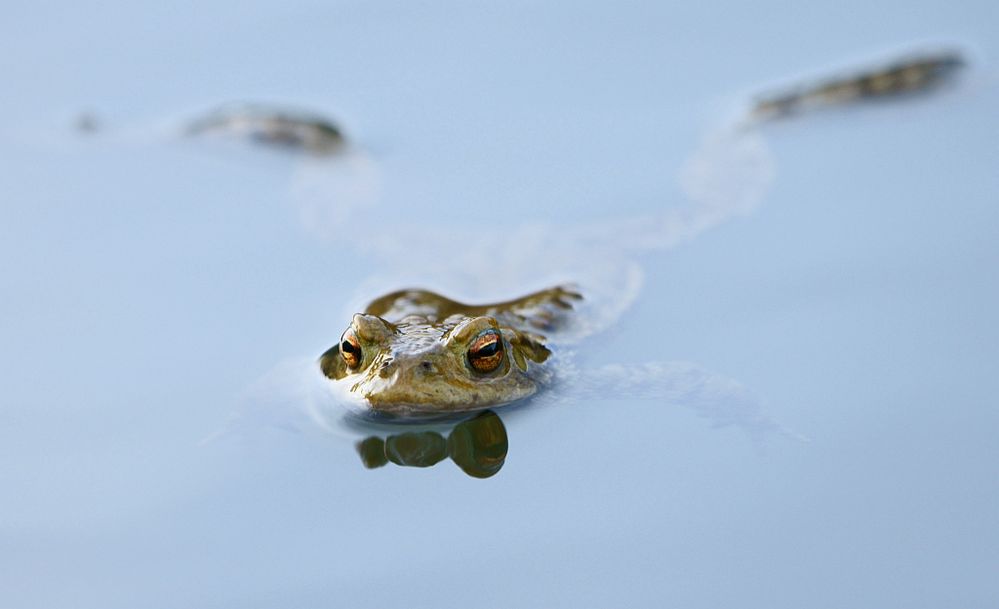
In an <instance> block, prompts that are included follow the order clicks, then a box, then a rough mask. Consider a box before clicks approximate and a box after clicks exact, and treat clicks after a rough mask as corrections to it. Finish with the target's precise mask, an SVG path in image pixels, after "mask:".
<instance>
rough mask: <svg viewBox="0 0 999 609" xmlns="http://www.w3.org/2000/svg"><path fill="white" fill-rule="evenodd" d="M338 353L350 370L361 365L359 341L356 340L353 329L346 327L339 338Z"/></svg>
mask: <svg viewBox="0 0 999 609" xmlns="http://www.w3.org/2000/svg"><path fill="white" fill-rule="evenodd" d="M340 355H341V356H342V357H343V361H344V363H345V364H347V367H348V368H350V369H351V370H353V369H355V368H357V367H358V366H360V365H361V357H362V353H361V343H359V342H358V341H357V336H355V335H354V331H353V330H351V329H348V330H347V331H346V332H344V333H343V337H341V338H340Z"/></svg>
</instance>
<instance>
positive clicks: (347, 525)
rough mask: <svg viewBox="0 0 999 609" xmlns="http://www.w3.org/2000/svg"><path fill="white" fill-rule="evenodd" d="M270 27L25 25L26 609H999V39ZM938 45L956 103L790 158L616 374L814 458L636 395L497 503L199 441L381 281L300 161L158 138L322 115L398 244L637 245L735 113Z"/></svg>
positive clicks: (842, 9) (135, 22) (252, 15)
mask: <svg viewBox="0 0 999 609" xmlns="http://www.w3.org/2000/svg"><path fill="white" fill-rule="evenodd" d="M258 4H259V5H249V4H246V3H233V2H228V3H227V2H217V3H211V4H210V3H204V2H188V3H176V2H175V3H168V4H167V3H161V5H155V4H152V3H150V4H137V3H128V2H120V3H114V2H104V3H77V2H41V3H39V2H35V3H27V2H24V3H10V2H8V3H7V5H6V6H5V7H4V10H3V18H2V19H0V56H2V57H3V59H2V60H0V77H2V82H3V83H4V87H3V89H4V94H3V95H2V96H0V206H2V207H0V213H2V218H0V282H2V283H0V285H2V299H0V319H2V320H3V321H2V322H0V345H2V347H0V370H2V371H3V372H2V377H0V378H2V387H3V390H2V391H3V397H2V398H0V404H2V407H0V489H2V490H0V606H2V607H4V608H10V609H18V608H24V609H29V608H43V607H44V608H50V609H51V608H59V607H67V608H68V607H74V608H78V607H93V608H103V609H108V608H116V607H121V608H129V609H135V608H141V607H150V608H153V607H155V608H176V607H219V608H221V607H233V608H235V607H239V608H252V607H387V606H410V607H441V606H444V607H450V606H471V605H475V606H478V607H562V606H564V607H611V606H629V607H663V606H675V607H705V608H707V607H760V608H767V609H772V608H777V607H787V608H801V607H829V608H832V607H855V608H866V607H869V608H872V609H873V608H883V607H909V608H915V607H927V608H930V607H933V608H939V607H968V608H975V607H981V608H987V607H999V583H997V581H999V579H997V577H996V576H997V574H999V510H997V509H996V505H997V500H999V448H997V432H999V410H997V399H996V396H997V395H999V375H997V374H996V370H997V364H999V330H997V328H999V323H997V322H999V319H997V318H999V315H997V313H996V312H997V311H999V286H997V280H996V270H995V269H996V268H997V264H999V239H997V236H999V205H997V204H999V197H997V194H999V171H997V169H999V114H997V108H999V86H997V78H996V74H995V72H994V71H993V69H992V64H991V61H992V59H993V58H994V57H995V56H996V52H997V50H999V49H997V46H996V40H997V35H999V5H997V4H996V3H995V2H992V1H982V2H963V3H959V4H956V3H953V2H920V3H917V4H911V3H901V2H869V1H864V2H836V3H831V2H830V3H824V4H817V3H801V2H764V3H759V2H757V3H743V4H726V3H718V2H696V3H688V4H685V5H672V4H666V3H659V4H657V3H654V2H613V3H611V2H608V3H604V4H600V3H593V2H587V3H576V4H568V3H562V4H561V5H556V4H554V3H549V4H547V5H544V6H538V5H537V3H533V2H520V3H505V4H504V6H503V7H502V8H499V7H496V6H495V3H485V2H451V3H437V4H435V5H432V6H419V5H417V3H411V2H331V3H309V2H284V3H274V4H273V5H265V4H263V3H258ZM927 41H929V42H951V43H956V44H958V45H960V46H962V48H965V49H967V50H968V51H969V52H970V56H971V58H972V60H973V62H972V68H971V70H969V72H968V74H967V77H966V78H965V79H964V80H963V81H962V83H961V84H960V85H959V86H958V87H956V88H954V89H951V90H948V91H944V92H941V93H940V94H939V95H937V96H934V97H928V98H925V99H919V100H912V101H910V102H907V103H903V104H899V105H896V106H892V105H879V106H876V107H868V108H860V109H853V110H845V111H843V112H831V113H825V114H821V115H817V116H814V117H811V118H807V119H806V118H802V119H801V120H800V121H795V122H789V123H787V124H785V125H777V126H774V128H773V129H771V130H769V131H768V132H767V137H768V141H769V143H770V146H771V148H772V151H773V154H774V157H775V159H776V162H777V164H778V172H777V176H776V181H775V183H774V187H773V189H772V190H771V191H770V192H769V194H768V195H767V197H766V198H765V200H764V201H763V202H762V204H761V207H760V208H759V210H757V212H756V213H754V214H753V215H751V216H749V217H748V218H742V219H736V220H733V221H731V222H729V223H727V224H724V225H722V226H719V227H717V228H715V229H713V230H712V231H709V232H707V233H705V234H703V235H701V236H700V237H698V238H697V239H695V240H694V241H692V242H691V243H688V244H686V245H684V246H682V247H680V248H678V249H675V250H672V251H670V252H666V253H662V252H659V253H655V254H649V255H648V256H647V257H645V258H644V259H643V264H644V266H645V270H646V274H647V279H646V288H645V290H644V291H643V292H642V294H641V295H640V296H639V299H638V300H637V302H636V304H635V306H634V307H633V308H632V309H631V310H630V311H629V313H628V314H627V315H626V317H625V318H623V319H622V320H621V321H620V322H619V323H618V324H617V325H615V326H614V328H613V329H612V330H611V331H610V332H608V333H607V334H604V335H602V336H600V337H597V338H595V339H594V340H593V342H591V343H590V345H592V346H593V347H594V349H595V350H598V356H597V359H598V360H599V361H605V362H613V361H618V360H620V361H644V360H650V359H684V360H689V361H694V362H698V363H700V364H703V365H704V366H707V367H709V368H711V369H714V370H718V371H721V372H724V373H725V374H726V375H729V376H731V377H732V378H735V379H738V380H739V381H740V382H741V383H743V384H744V385H746V386H747V387H749V388H751V389H752V391H753V392H754V393H756V394H757V395H759V396H761V397H762V399H763V400H764V402H765V404H766V408H767V411H768V412H769V413H770V415H772V416H773V417H774V418H775V419H776V420H778V421H780V422H781V423H782V424H784V425H785V426H787V427H788V428H791V429H793V430H795V431H797V432H799V433H801V434H803V435H804V436H807V437H808V438H809V441H808V442H799V441H794V440H791V439H787V438H782V437H776V438H773V439H771V440H770V441H769V442H767V444H766V446H764V447H763V448H762V450H761V449H760V447H758V446H757V445H755V444H753V443H752V442H750V441H749V440H748V439H747V438H746V437H745V435H744V434H742V433H741V432H740V431H739V430H736V429H713V428H711V427H710V426H709V424H708V423H707V422H705V421H704V420H703V419H699V418H697V417H695V416H694V415H693V414H691V413H690V412H689V411H687V410H683V409H676V408H669V409H666V408H664V407H662V406H661V405H659V404H657V403H655V402H643V401H630V400H618V399H615V398H613V396H610V397H608V398H606V399H604V400H593V401H591V402H589V403H579V404H575V405H571V406H570V405H566V406H560V407H557V408H555V407H553V408H546V409H542V408H538V409H534V410H533V411H532V410H529V409H524V410H521V411H518V413H516V414H517V416H516V417H512V418H511V419H510V420H509V421H508V431H509V433H510V455H509V458H508V460H507V463H506V466H505V467H504V469H503V470H502V471H501V472H500V473H499V474H498V475H497V476H496V477H494V478H492V479H489V480H486V481H480V480H473V479H470V478H467V477H465V476H463V475H462V474H461V472H460V471H459V470H458V469H457V468H455V467H454V466H452V465H450V464H449V463H443V464H440V465H438V466H437V467H434V468H432V469H429V470H414V469H403V468H398V467H387V468H383V469H380V470H376V471H370V472H369V471H366V470H364V469H362V467H361V466H360V463H359V460H358V458H357V455H356V454H355V452H354V449H353V446H352V444H351V443H350V441H348V440H346V439H343V438H340V437H336V436H324V435H322V434H318V433H317V434H296V433H288V432H282V431H280V430H271V431H268V430H259V433H257V434H254V435H251V436H250V437H249V438H247V440H246V441H235V442H215V443H209V444H207V445H202V444H200V441H201V440H202V439H203V438H205V437H206V436H208V435H209V434H211V433H212V432H213V431H215V430H217V429H218V428H220V427H221V426H222V425H224V424H225V422H226V421H227V418H228V417H229V415H230V413H231V412H232V411H233V409H235V408H237V406H238V404H239V402H240V399H241V396H243V395H244V393H245V391H246V388H247V387H248V386H250V385H252V384H253V383H254V381H255V380H257V379H259V378H260V377H261V375H263V374H265V373H266V372H267V371H268V370H270V369H271V368H272V367H273V366H274V365H275V363H276V362H279V361H281V360H283V359H286V358H293V357H299V356H303V355H314V354H318V353H320V352H321V351H322V350H323V349H325V348H326V347H328V346H329V344H330V343H331V342H332V341H334V340H336V336H337V335H338V333H339V332H340V330H341V329H342V327H343V323H344V321H345V320H343V319H342V318H341V317H340V316H339V315H340V312H341V308H342V304H343V299H344V294H346V293H353V292H354V290H355V289H356V287H357V286H358V285H359V284H360V283H361V282H362V281H363V280H364V279H365V277H366V276H367V274H368V273H369V272H370V267H369V262H370V261H369V260H367V259H365V258H364V257H362V256H359V255H357V254H356V253H355V252H352V251H351V249H350V248H344V247H338V246H337V244H336V243H335V242H326V241H323V240H322V239H319V238H317V237H315V236H314V235H310V234H309V233H308V231H306V230H304V229H303V227H302V225H301V222H300V220H299V218H298V215H297V211H296V209H295V207H294V203H292V202H290V201H289V197H288V188H289V185H288V182H289V179H288V176H289V174H290V172H291V171H292V163H293V161H292V160H290V159H289V158H288V157H284V156H280V155H277V154H273V153H267V152H261V151H252V150H243V149H239V148H238V147H237V148H234V149H232V150H233V154H232V155H228V154H225V153H220V152H219V151H207V150H206V149H204V148H199V146H198V145H197V144H192V143H190V142H184V141H179V140H176V139H171V138H166V137H160V136H161V135H162V132H161V130H159V127H158V126H159V125H162V124H171V122H172V121H173V122H175V121H177V120H180V119H183V118H184V117H188V116H191V115H192V114H194V113H197V112H199V111H201V110H204V109H205V108H209V107H211V106H213V105H215V104H216V103H219V102H223V101H230V100H242V99H250V100H272V101H277V102H287V103H297V104H300V105H304V106H307V107H310V108H314V109H318V110H321V111H324V112H328V113H330V114H331V115H333V116H336V117H338V118H339V119H340V120H341V121H342V122H343V123H344V125H345V126H346V127H347V130H348V132H350V133H351V134H352V136H353V137H355V138H356V139H357V140H359V141H361V142H363V145H364V146H365V147H366V149H367V150H369V151H370V154H371V156H372V158H374V159H375V161H376V162H377V164H378V166H379V172H380V175H381V179H382V181H383V183H382V201H381V202H380V205H381V207H377V208H375V209H373V211H372V214H371V218H370V220H369V221H368V222H370V224H365V228H366V229H370V230H376V231H377V230H378V227H379V223H381V222H394V221H397V220H398V219H399V218H406V217H409V216H412V215H415V216H419V217H422V216H425V215H427V214H441V215H443V214H445V213H446V214H448V215H446V216H444V217H447V218H449V219H451V220H452V221H453V222H455V223H460V224H462V225H469V224H474V223H475V222H478V221H481V220H482V218H483V214H484V213H486V212H484V210H487V209H491V210H494V211H493V212H490V213H499V214H500V215H501V216H503V217H504V219H505V220H507V221H511V220H512V221H517V220H518V219H521V218H523V219H525V220H526V219H541V220H546V221H549V222H560V221H564V220H566V219H567V218H570V217H571V218H573V219H578V218H581V217H585V218H590V219H600V218H610V217H614V216H616V215H625V214H628V213H638V212H642V211H648V210H650V209H655V208H657V206H659V205H663V204H666V203H668V202H670V201H673V200H676V199H678V198H679V197H680V194H679V190H678V188H677V186H676V184H675V180H674V176H675V173H676V171H677V169H678V167H679V166H680V165H681V163H682V161H683V159H684V158H685V157H686V156H687V155H688V154H689V153H690V151H691V149H692V148H693V146H694V145H695V144H696V142H697V140H698V138H699V137H700V134H701V133H702V132H703V131H704V130H705V129H706V128H707V127H708V126H709V125H711V124H712V123H713V122H715V121H716V120H717V119H718V117H719V116H720V115H722V114H723V113H724V112H725V110H726V108H727V107H728V104H729V102H730V101H731V100H733V99H736V100H738V99H741V98H742V96H743V95H744V94H745V93H746V92H752V91H753V90H755V88H756V87H757V86H758V85H760V84H766V83H769V82H775V81H777V82H779V81H781V80H784V79H786V78H788V77H792V76H794V75H796V74H801V73H809V72H810V71H813V70H815V69H818V68H822V67H823V66H829V65H849V62H850V60H854V59H860V60H863V59H864V58H867V57H872V56H873V57H878V56H880V55H879V53H881V52H882V51H885V50H891V49H898V48H906V47H907V46H908V45H909V44H910V43H920V42H927ZM87 109H93V110H94V111H96V112H97V113H98V114H99V115H100V116H101V117H102V119H103V120H104V121H105V123H106V124H107V125H108V134H106V135H105V134H101V135H98V136H96V137H92V138H81V137H79V136H78V135H77V134H74V133H73V132H72V131H71V129H70V126H71V124H72V121H73V119H74V117H75V116H76V115H77V114H78V113H79V112H80V111H82V110H87ZM427 264H428V265H430V266H431V267H432V265H433V264H434V260H432V259H431V260H428V261H427ZM650 335H651V336H654V337H655V340H650ZM603 354H606V356H604V355H603Z"/></svg>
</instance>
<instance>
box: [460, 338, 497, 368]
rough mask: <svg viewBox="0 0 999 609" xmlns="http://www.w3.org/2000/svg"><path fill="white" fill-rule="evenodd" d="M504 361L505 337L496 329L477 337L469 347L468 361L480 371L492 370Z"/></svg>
mask: <svg viewBox="0 0 999 609" xmlns="http://www.w3.org/2000/svg"><path fill="white" fill-rule="evenodd" d="M502 361H503V339H502V337H500V334H499V332H497V331H496V330H486V331H485V332H483V333H482V334H479V335H478V336H476V337H475V340H473V341H472V345H471V346H470V347H469V348H468V363H469V364H471V365H472V368H474V369H475V370H476V371H478V372H492V371H493V370H495V369H497V368H499V365H500V363H501V362H502Z"/></svg>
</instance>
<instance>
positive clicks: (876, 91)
mask: <svg viewBox="0 0 999 609" xmlns="http://www.w3.org/2000/svg"><path fill="white" fill-rule="evenodd" d="M962 66H964V59H963V58H962V57H961V55H960V54H959V53H957V52H954V51H946V52H940V53H934V54H926V55H914V56H910V57H907V58H904V59H900V60H898V61H895V62H893V63H890V64H888V65H885V66H883V67H881V68H877V69H873V70H870V71H867V72H861V73H858V74H854V75H852V76H846V77H843V78H835V79H831V80H826V81H824V82H820V83H818V84H815V85H811V86H804V87H798V88H795V89H792V90H790V91H785V92H782V93H778V94H775V95H765V96H762V97H761V98H760V99H758V100H757V102H756V105H755V107H754V109H753V116H755V117H756V118H759V119H772V118H779V117H783V116H787V115H790V114H794V113H796V112H799V111H801V110H804V109H807V108H811V107H819V106H827V105H834V104H841V103H848V102H851V101H855V100H860V99H877V98H882V97H891V96H897V95H903V94H907V93H913V92H917V91H924V90H929V89H931V88H933V87H935V86H937V85H939V84H941V83H942V82H944V81H945V80H947V79H948V78H950V77H951V76H952V75H953V74H954V73H956V72H957V70H958V69H959V68H961V67H962Z"/></svg>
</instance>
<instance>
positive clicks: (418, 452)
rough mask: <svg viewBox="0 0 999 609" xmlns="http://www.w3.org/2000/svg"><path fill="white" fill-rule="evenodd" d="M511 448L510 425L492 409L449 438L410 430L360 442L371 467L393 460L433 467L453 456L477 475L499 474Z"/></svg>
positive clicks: (359, 448) (465, 423)
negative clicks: (508, 432)
mask: <svg viewBox="0 0 999 609" xmlns="http://www.w3.org/2000/svg"><path fill="white" fill-rule="evenodd" d="M508 449H509V442H508V441H507V436H506V427H504V426H503V421H502V420H501V419H500V418H499V416H498V415H497V414H496V413H495V412H493V411H491V410H486V411H485V412H482V413H479V414H478V415H476V416H475V417H473V418H471V419H468V420H465V421H462V422H461V423H458V424H457V425H455V426H454V428H453V429H452V430H451V433H449V434H448V436H447V438H445V437H444V436H442V435H441V434H439V433H437V432H435V431H419V432H412V431H410V432H406V433H401V434H393V435H389V436H386V437H384V438H382V437H381V436H369V437H367V438H365V439H364V440H362V441H360V442H358V443H357V452H358V454H359V455H360V456H361V463H363V464H364V467H366V468H368V469H375V468H378V467H382V466H384V465H386V464H388V463H389V462H390V461H391V462H392V463H395V464H396V465H400V466H403V467H431V466H433V465H437V464H438V463H440V462H441V461H443V460H445V459H447V458H448V457H450V458H451V460H452V461H454V463H455V464H456V465H457V466H458V467H460V468H461V469H462V471H464V472H465V473H466V474H468V475H469V476H472V477H473V478H489V477H491V476H494V475H496V474H497V473H498V472H499V470H500V469H501V468H502V467H503V463H504V461H506V453H507V450H508Z"/></svg>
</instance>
